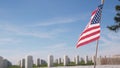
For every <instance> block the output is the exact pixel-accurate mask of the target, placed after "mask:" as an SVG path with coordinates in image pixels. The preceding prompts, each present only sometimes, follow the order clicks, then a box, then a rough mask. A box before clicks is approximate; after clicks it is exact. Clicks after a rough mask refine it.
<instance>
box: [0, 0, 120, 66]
mask: <svg viewBox="0 0 120 68" xmlns="http://www.w3.org/2000/svg"><path fill="white" fill-rule="evenodd" d="M100 3H101V2H100V0H7V1H6V0H0V56H2V57H4V58H7V59H8V60H10V61H12V63H14V64H17V62H18V61H19V60H20V59H21V58H24V57H25V56H27V55H32V56H33V57H34V59H36V58H42V59H46V58H47V56H48V55H49V54H52V55H54V57H55V58H56V57H63V55H68V56H70V57H71V58H72V57H74V56H75V55H80V56H82V57H84V56H86V55H89V56H92V55H94V54H95V47H96V42H93V43H90V44H88V45H86V46H82V47H80V48H78V49H76V43H77V40H78V37H79V35H80V34H81V32H82V31H83V30H84V28H85V26H86V25H87V23H88V22H89V19H90V16H91V12H92V11H93V10H95V9H96V8H97V6H98V5H100ZM116 4H119V2H118V0H105V4H104V8H103V13H102V22H101V38H100V40H99V52H98V55H115V54H120V50H119V49H120V46H119V45H120V31H119V32H118V33H114V32H111V31H109V30H108V29H107V28H106V27H107V25H112V24H114V20H113V18H114V16H115V14H116V11H115V9H114V7H115V5H116Z"/></svg>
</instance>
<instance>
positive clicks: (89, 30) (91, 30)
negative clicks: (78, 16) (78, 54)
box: [76, 4, 103, 48]
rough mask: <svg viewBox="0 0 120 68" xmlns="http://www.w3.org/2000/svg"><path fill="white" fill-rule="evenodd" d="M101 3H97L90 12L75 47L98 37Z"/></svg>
mask: <svg viewBox="0 0 120 68" xmlns="http://www.w3.org/2000/svg"><path fill="white" fill-rule="evenodd" d="M102 8H103V4H101V5H99V6H98V7H97V9H95V10H94V11H93V12H92V14H91V18H90V21H89V23H88V24H87V26H86V28H85V29H84V30H83V32H82V34H81V35H80V37H79V39H78V42H77V45H76V48H78V47H80V46H83V45H85V44H88V43H90V42H93V41H95V40H98V39H99V38H100V22H101V13H102Z"/></svg>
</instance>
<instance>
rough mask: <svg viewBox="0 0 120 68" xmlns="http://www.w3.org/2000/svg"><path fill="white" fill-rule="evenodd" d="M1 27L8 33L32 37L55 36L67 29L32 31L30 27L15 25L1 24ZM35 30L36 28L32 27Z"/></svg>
mask: <svg viewBox="0 0 120 68" xmlns="http://www.w3.org/2000/svg"><path fill="white" fill-rule="evenodd" d="M0 29H1V30H3V31H6V32H7V33H8V34H9V33H13V34H15V35H23V36H31V37H38V38H53V37H55V36H56V35H58V34H60V33H63V32H66V30H65V29H64V30H62V29H53V30H51V31H46V32H45V31H30V28H27V27H19V26H15V25H8V24H7V25H1V26H0ZM31 29H32V30H35V29H34V28H31Z"/></svg>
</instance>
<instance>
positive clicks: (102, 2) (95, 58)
mask: <svg viewBox="0 0 120 68" xmlns="http://www.w3.org/2000/svg"><path fill="white" fill-rule="evenodd" d="M101 4H104V0H101ZM98 43H99V40H97V45H96V53H95V57H94V68H96V60H97V53H98Z"/></svg>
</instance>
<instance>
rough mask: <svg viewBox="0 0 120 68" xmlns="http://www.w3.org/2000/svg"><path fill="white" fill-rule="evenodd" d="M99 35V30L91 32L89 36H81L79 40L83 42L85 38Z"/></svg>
mask: <svg viewBox="0 0 120 68" xmlns="http://www.w3.org/2000/svg"><path fill="white" fill-rule="evenodd" d="M99 33H100V30H98V31H96V32H93V33H91V34H88V35H86V36H83V37H82V38H80V40H83V39H85V38H89V37H90V36H93V35H96V34H99Z"/></svg>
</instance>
